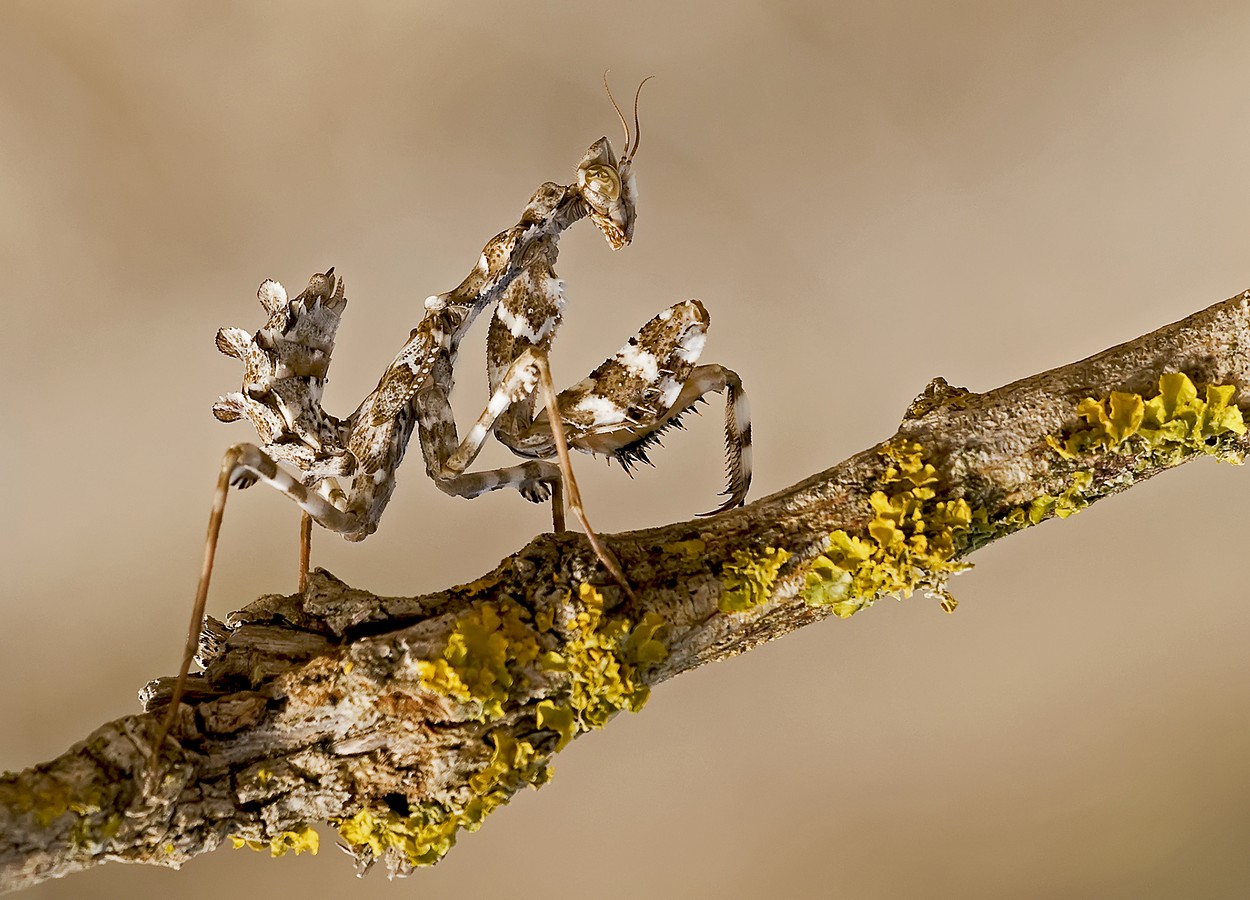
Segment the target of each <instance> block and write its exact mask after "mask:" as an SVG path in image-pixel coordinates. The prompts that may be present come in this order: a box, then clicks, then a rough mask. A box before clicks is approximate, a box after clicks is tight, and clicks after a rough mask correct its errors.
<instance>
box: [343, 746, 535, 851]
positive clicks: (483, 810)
mask: <svg viewBox="0 0 1250 900" xmlns="http://www.w3.org/2000/svg"><path fill="white" fill-rule="evenodd" d="M491 740H492V741H493V743H494V745H495V749H494V752H493V753H492V755H491V758H490V761H489V762H488V763H487V764H486V765H485V766H483V767H482V768H481V769H480V770H479V771H478V772H476V773H475V774H474V775H473V776H472V777H471V778H470V779H469V795H468V797H467V798H466V799H464V800H461V801H457V802H454V803H451V804H441V803H427V804H422V805H421V806H419V807H418V808H417V809H416V810H415V811H414V812H413V813H412V814H411V815H407V816H402V815H400V814H399V813H396V812H392V811H389V810H388V811H386V812H372V811H370V810H367V809H362V810H361V811H360V812H358V813H356V814H355V815H353V816H351V817H350V818H346V819H340V820H338V821H336V822H335V823H334V824H335V825H336V827H337V828H338V831H339V834H340V835H341V836H342V837H343V840H344V841H346V842H347V844H348V845H349V846H350V847H352V848H353V849H355V850H356V851H357V852H361V851H364V850H366V849H367V850H368V851H369V853H370V854H372V857H373V858H374V859H378V858H381V857H382V856H383V855H384V854H385V853H386V852H387V851H388V850H391V851H394V852H396V853H397V854H398V855H399V856H400V857H401V858H402V859H403V860H405V861H406V862H408V863H409V864H410V865H414V866H430V865H433V864H434V863H436V862H438V861H439V860H440V859H442V858H443V856H445V855H446V853H447V851H449V850H450V849H451V848H452V847H453V846H455V843H456V834H457V832H459V831H460V830H461V829H465V830H468V831H476V830H477V829H478V828H479V827H480V826H481V824H482V821H483V820H484V819H485V818H486V817H487V816H488V815H490V813H492V812H493V811H494V810H495V809H497V808H498V807H500V806H502V805H503V804H505V803H507V802H508V800H509V799H510V798H511V796H512V794H513V793H515V792H516V791H517V790H518V789H519V788H520V787H523V786H524V785H526V784H532V785H534V786H535V787H538V786H541V785H542V784H545V783H546V781H547V780H548V778H549V777H550V768H549V767H548V766H547V764H546V761H545V759H543V758H541V757H540V756H539V754H538V753H537V752H536V751H535V750H534V747H533V745H532V744H530V743H529V742H528V741H524V740H518V739H517V738H515V737H513V736H512V735H511V734H509V733H508V732H506V731H504V730H502V729H499V730H496V731H493V732H491Z"/></svg>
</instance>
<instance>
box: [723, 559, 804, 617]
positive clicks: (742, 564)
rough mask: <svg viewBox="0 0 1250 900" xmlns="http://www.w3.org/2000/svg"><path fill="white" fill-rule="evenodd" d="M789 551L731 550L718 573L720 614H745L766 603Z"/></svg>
mask: <svg viewBox="0 0 1250 900" xmlns="http://www.w3.org/2000/svg"><path fill="white" fill-rule="evenodd" d="M789 558H790V552H789V551H788V550H783V549H781V548H779V547H765V548H764V550H763V552H753V551H748V550H735V551H734V552H733V555H732V559H731V560H730V561H729V562H727V563H725V564H724V566H723V567H722V570H721V594H720V602H719V604H718V605H719V607H720V611H721V612H726V613H736V612H745V611H746V610H748V609H753V608H755V607H757V606H759V605H761V604H763V603H766V602H768V598H769V597H770V596H771V595H772V590H773V582H775V581H776V580H777V571H778V570H779V569H780V568H781V565H782V563H784V562H785V561H786V560H787V559H789Z"/></svg>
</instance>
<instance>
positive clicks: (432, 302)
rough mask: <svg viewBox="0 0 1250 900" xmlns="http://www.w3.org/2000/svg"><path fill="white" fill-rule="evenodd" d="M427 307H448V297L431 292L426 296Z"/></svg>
mask: <svg viewBox="0 0 1250 900" xmlns="http://www.w3.org/2000/svg"><path fill="white" fill-rule="evenodd" d="M485 258H486V257H485V256H483V257H482V259H485ZM425 308H426V309H428V310H437V309H446V308H447V298H446V297H445V296H443V295H442V294H431V295H430V296H428V297H426V298H425Z"/></svg>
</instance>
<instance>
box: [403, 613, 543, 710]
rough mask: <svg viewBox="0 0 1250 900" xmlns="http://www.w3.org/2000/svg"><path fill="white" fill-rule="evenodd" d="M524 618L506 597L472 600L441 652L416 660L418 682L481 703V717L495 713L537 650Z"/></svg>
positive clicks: (442, 692)
mask: <svg viewBox="0 0 1250 900" xmlns="http://www.w3.org/2000/svg"><path fill="white" fill-rule="evenodd" d="M528 618H529V613H528V612H527V611H526V610H525V609H524V608H523V607H521V606H520V605H519V604H517V603H514V602H513V601H511V600H501V601H487V602H482V603H477V604H474V605H473V607H472V608H471V609H470V610H469V611H468V612H467V613H466V614H465V615H463V616H461V617H460V619H459V621H457V622H456V627H455V629H454V630H453V631H452V634H451V637H450V638H448V640H447V645H446V647H445V648H444V650H443V654H442V656H441V657H440V658H438V659H433V660H419V661H418V663H417V670H418V672H419V673H420V675H421V682H422V684H423V685H424V686H425V687H427V688H429V689H431V690H434V691H437V692H438V693H440V694H445V695H446V696H448V697H454V698H455V699H457V700H459V701H461V702H463V703H468V702H470V701H476V702H478V703H480V704H481V712H480V718H482V719H483V720H484V721H489V720H491V719H497V718H499V717H500V716H501V715H503V704H504V703H505V702H506V701H507V699H508V697H509V695H510V694H511V691H512V688H513V685H514V684H515V683H516V679H517V677H518V674H519V672H520V670H521V669H523V668H524V667H525V666H527V665H529V664H530V663H532V662H534V660H535V659H536V658H537V657H538V654H539V652H540V651H541V648H540V647H539V645H538V638H537V635H536V634H535V631H534V629H533V628H532V627H531V626H530V625H529V624H528V622H527V621H526V620H527V619H528Z"/></svg>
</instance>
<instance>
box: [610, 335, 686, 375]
mask: <svg viewBox="0 0 1250 900" xmlns="http://www.w3.org/2000/svg"><path fill="white" fill-rule="evenodd" d="M678 352H680V351H678ZM616 358H617V359H618V360H619V361H620V362H621V363H623V364H624V366H625V368H627V369H629V371H630V372H631V373H632V374H634V375H638V376H640V377H642V378H644V379H646V380H647V381H648V382H653V381H655V380H656V379H657V378H659V377H660V364H659V361H658V360H656V358H655V354H654V353H652V352H651V351H649V350H644V349H642V348H641V347H639V346H638V345H637V344H626V345H625V346H624V347H622V348H621V349H620V352H619V353H617V354H616Z"/></svg>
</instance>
